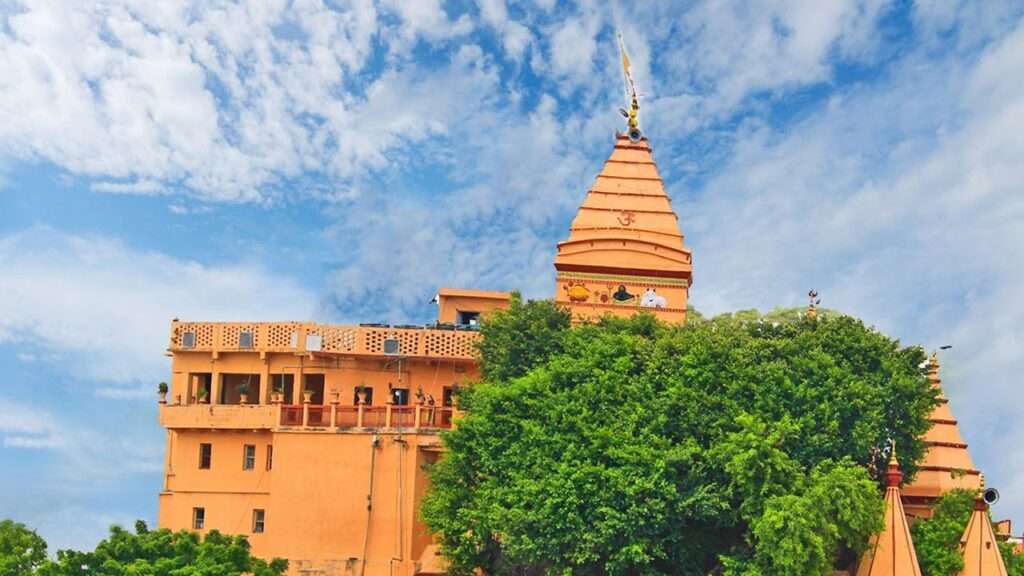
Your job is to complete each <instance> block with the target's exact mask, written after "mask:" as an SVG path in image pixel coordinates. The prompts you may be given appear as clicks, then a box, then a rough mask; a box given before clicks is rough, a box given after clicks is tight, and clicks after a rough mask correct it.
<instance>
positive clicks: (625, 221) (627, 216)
mask: <svg viewBox="0 0 1024 576" xmlns="http://www.w3.org/2000/svg"><path fill="white" fill-rule="evenodd" d="M634 222H636V213H635V212H633V211H632V210H623V211H622V212H619V224H622V225H623V226H629V225H631V224H633V223H634Z"/></svg>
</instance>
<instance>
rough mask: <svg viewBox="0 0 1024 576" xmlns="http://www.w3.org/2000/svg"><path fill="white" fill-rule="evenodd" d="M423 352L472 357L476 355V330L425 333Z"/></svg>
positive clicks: (436, 354) (441, 355) (444, 356)
mask: <svg viewBox="0 0 1024 576" xmlns="http://www.w3.org/2000/svg"><path fill="white" fill-rule="evenodd" d="M425 336H426V341H425V342H424V350H423V353H424V354H425V355H426V356H437V357H442V358H473V357H474V356H475V355H476V341H477V338H478V335H477V333H476V332H437V331H430V332H427V333H426V335H425Z"/></svg>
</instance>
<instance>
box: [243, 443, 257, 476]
mask: <svg viewBox="0 0 1024 576" xmlns="http://www.w3.org/2000/svg"><path fill="white" fill-rule="evenodd" d="M242 454H243V455H242V470H254V469H255V468H256V446H254V445H252V444H246V445H245V449H244V450H243V451H242Z"/></svg>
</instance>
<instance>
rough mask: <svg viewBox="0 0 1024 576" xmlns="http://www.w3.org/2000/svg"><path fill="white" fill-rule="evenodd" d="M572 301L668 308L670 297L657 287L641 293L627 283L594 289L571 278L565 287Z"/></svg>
mask: <svg viewBox="0 0 1024 576" xmlns="http://www.w3.org/2000/svg"><path fill="white" fill-rule="evenodd" d="M562 289H563V290H565V294H566V296H567V297H568V298H569V301H570V302H575V303H583V302H596V303H600V304H616V305H622V306H640V307H642V308H668V299H667V298H665V297H664V296H662V295H661V294H658V291H657V289H655V288H647V289H646V290H644V292H643V293H642V294H640V295H637V294H634V293H632V292H630V291H629V289H628V288H626V285H625V284H618V285H616V284H606V285H605V286H604V287H603V288H597V289H592V288H591V287H589V286H587V285H586V284H584V283H583V282H579V281H575V280H570V281H568V282H567V283H566V284H565V285H564V286H563V287H562Z"/></svg>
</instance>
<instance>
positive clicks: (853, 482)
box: [423, 302, 935, 576]
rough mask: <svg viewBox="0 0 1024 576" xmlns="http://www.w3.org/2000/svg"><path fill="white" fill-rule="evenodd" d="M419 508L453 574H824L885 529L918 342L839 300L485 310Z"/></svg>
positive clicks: (918, 406)
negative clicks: (652, 309) (779, 309)
mask: <svg viewBox="0 0 1024 576" xmlns="http://www.w3.org/2000/svg"><path fill="white" fill-rule="evenodd" d="M483 336H484V338H483V343H482V345H481V355H482V363H483V373H484V375H485V378H484V381H483V382H480V383H479V384H477V385H475V386H472V387H470V388H469V389H468V390H466V391H465V392H464V393H463V395H462V398H461V403H462V406H463V407H464V408H465V409H466V410H467V411H468V413H467V415H466V416H465V418H463V419H462V420H461V421H460V425H459V426H458V427H457V428H456V429H455V430H453V431H452V432H451V433H449V434H448V435H447V436H446V437H445V440H444V441H445V444H446V446H447V448H448V452H447V454H446V456H445V458H443V459H442V460H441V461H440V462H439V463H438V464H437V465H436V466H435V467H434V469H433V471H432V482H433V487H432V489H431V491H430V492H429V493H428V495H427V497H426V499H425V501H424V505H423V517H424V519H425V521H426V522H427V524H428V525H429V527H430V528H431V529H432V530H433V531H435V532H436V533H437V534H438V536H439V538H440V542H441V546H442V549H443V551H444V553H445V554H446V555H447V556H448V558H449V560H450V562H451V565H452V571H453V572H454V573H461V574H468V573H470V572H471V571H472V570H473V569H474V568H477V567H479V568H482V569H483V570H484V571H485V572H486V573H490V574H555V573H561V574H565V573H570V572H571V573H573V574H627V573H628V574H635V573H636V574H638V573H645V574H658V573H672V574H695V575H696V574H701V575H703V574H707V573H709V572H712V573H722V574H734V575H750V576H753V575H755V574H756V575H765V576H767V575H775V574H778V575H793V574H807V575H812V574H830V573H831V572H830V570H831V567H832V565H833V562H834V561H835V560H836V559H837V558H838V559H840V561H841V562H842V561H844V560H848V559H852V558H853V557H855V555H856V552H857V551H858V550H860V549H862V548H863V547H864V546H865V545H866V542H867V538H868V536H869V535H870V534H871V533H872V532H874V531H876V530H878V529H879V528H880V527H881V517H882V511H883V502H882V500H881V497H880V495H879V490H878V483H877V481H878V476H879V472H878V471H880V470H882V469H884V463H885V459H886V457H887V446H888V443H889V441H890V439H895V440H896V441H897V443H898V445H899V446H900V447H901V450H900V452H901V459H902V460H903V461H904V463H905V467H906V469H907V470H906V471H907V472H908V474H913V472H914V469H915V463H916V462H917V461H918V460H919V459H920V458H921V456H922V454H923V450H924V446H923V444H922V443H921V442H920V440H919V439H918V438H919V436H920V435H921V434H922V433H923V432H924V431H925V430H926V429H927V426H928V422H927V419H926V418H927V415H928V414H929V412H930V410H931V409H932V407H933V406H934V405H935V398H934V392H933V391H932V389H931V388H930V387H929V385H928V383H927V380H926V378H925V377H924V374H923V373H922V370H921V368H920V365H921V364H922V363H923V361H924V360H925V356H924V353H923V351H922V350H921V349H919V348H901V347H900V345H899V343H898V342H895V341H893V340H891V339H889V338H887V337H886V336H884V335H882V334H880V333H878V332H876V331H874V330H872V329H870V328H868V327H866V326H864V325H863V324H862V323H861V322H859V321H857V320H855V319H853V318H849V317H845V316H840V315H825V316H824V317H819V319H818V320H817V321H812V320H806V319H800V318H799V317H798V315H797V314H795V313H793V314H788V313H778V314H775V315H773V317H771V318H769V319H765V318H764V317H761V316H759V315H754V314H751V313H744V314H743V315H739V316H738V317H732V316H724V317H718V318H715V319H712V320H708V321H699V320H698V321H691V322H689V323H688V324H686V325H685V326H665V325H662V324H660V323H658V322H657V321H656V320H655V319H654V318H653V317H650V316H639V317H636V318H634V319H631V320H615V319H606V320H604V321H602V322H600V323H597V324H585V325H580V326H576V327H573V328H570V327H568V317H567V316H566V315H565V313H564V312H563V311H560V310H558V309H557V308H555V307H554V306H553V305H552V304H550V303H548V302H531V303H526V304H523V303H518V302H517V303H516V304H514V305H513V307H512V308H511V309H510V310H509V311H507V312H504V313H499V314H496V315H495V316H493V317H492V318H490V319H489V320H488V321H487V322H486V323H485V324H484V326H483Z"/></svg>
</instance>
